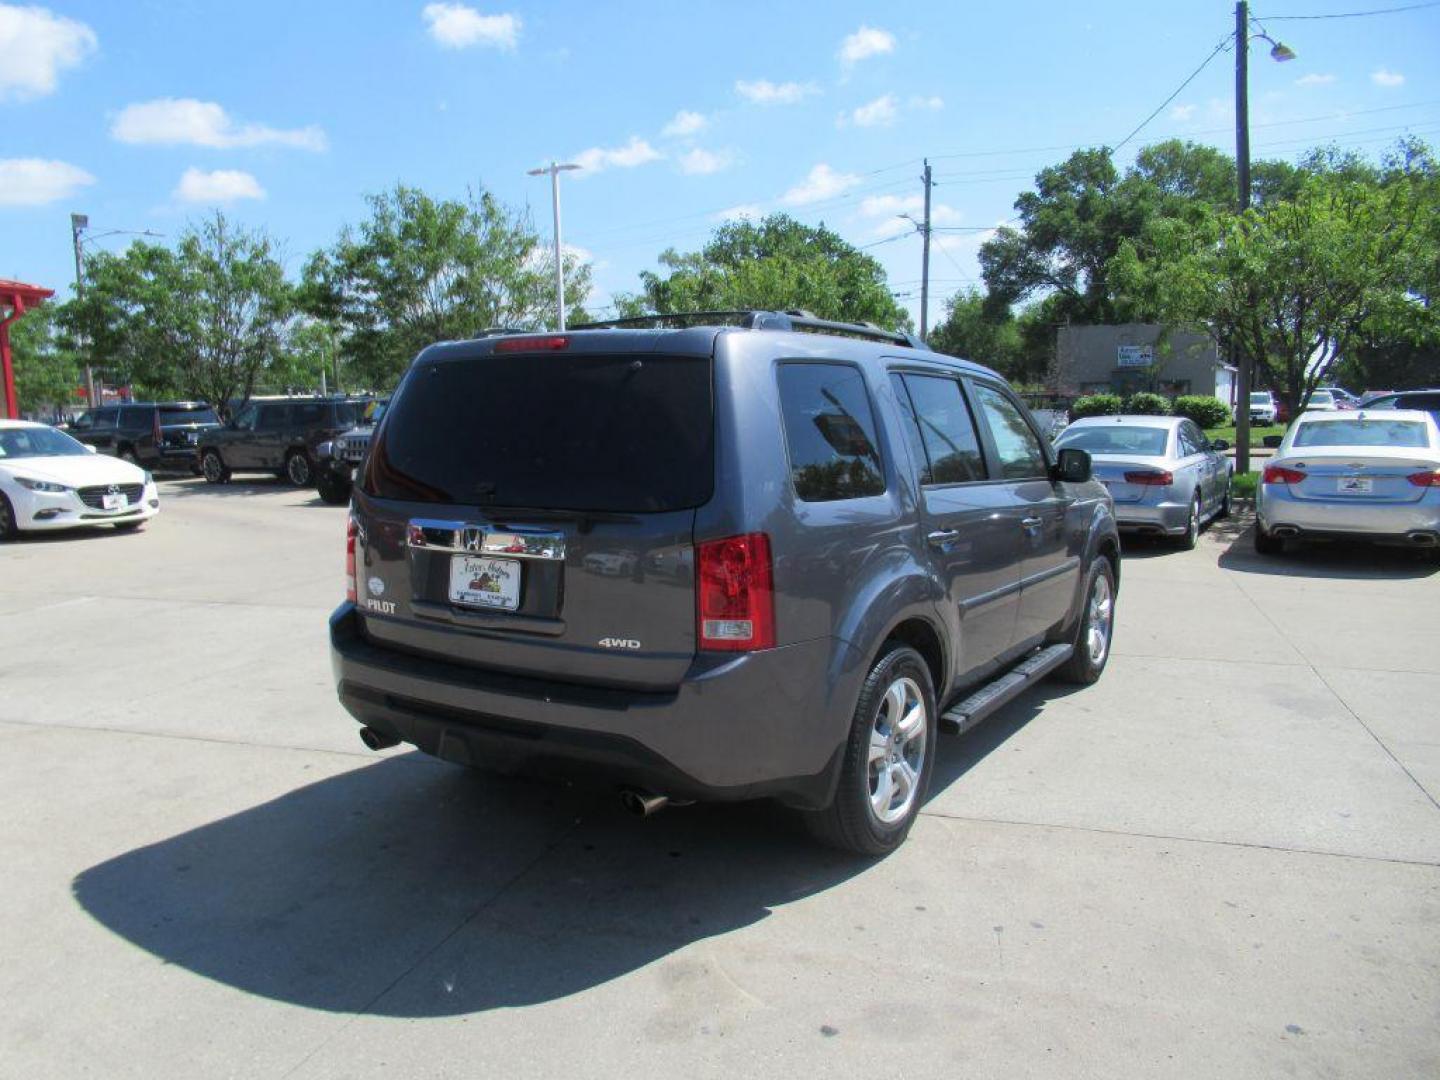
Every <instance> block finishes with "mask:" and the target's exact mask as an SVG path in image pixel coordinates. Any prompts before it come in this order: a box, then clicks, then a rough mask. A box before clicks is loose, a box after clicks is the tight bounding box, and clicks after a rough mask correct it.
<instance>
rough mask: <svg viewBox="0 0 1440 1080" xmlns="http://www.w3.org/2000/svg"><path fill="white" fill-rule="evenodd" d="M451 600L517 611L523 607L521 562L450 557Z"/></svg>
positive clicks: (453, 602)
mask: <svg viewBox="0 0 1440 1080" xmlns="http://www.w3.org/2000/svg"><path fill="white" fill-rule="evenodd" d="M450 602H451V603H452V604H463V605H464V606H466V607H483V608H499V609H501V610H502V611H514V610H515V609H516V608H518V607H519V606H520V563H519V562H518V561H517V560H515V559H484V558H480V557H479V556H477V555H455V556H452V557H451V559H450Z"/></svg>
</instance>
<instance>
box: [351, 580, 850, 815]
mask: <svg viewBox="0 0 1440 1080" xmlns="http://www.w3.org/2000/svg"><path fill="white" fill-rule="evenodd" d="M330 658H331V667H332V670H333V673H334V676H335V685H336V691H337V693H338V694H339V697H340V703H341V704H342V705H343V706H344V707H345V709H346V710H347V711H348V712H349V713H350V715H351V716H353V717H354V718H355V719H356V720H357V721H359V722H360V723H362V724H365V725H368V726H370V727H373V728H375V729H377V730H379V731H381V732H384V733H386V734H389V735H393V736H395V737H396V738H398V739H400V740H401V741H402V742H406V743H409V744H411V745H413V746H415V747H417V748H419V749H420V750H423V751H424V752H426V753H427V754H432V755H434V756H435V757H439V758H443V759H445V760H447V761H453V762H455V763H457V764H462V765H481V764H483V765H487V766H490V767H494V768H499V769H504V770H509V769H514V770H523V771H541V772H557V773H567V772H568V773H579V774H583V775H586V776H588V777H592V778H602V779H604V780H606V781H609V782H614V783H622V784H634V785H636V786H639V787H644V788H648V789H650V790H652V791H655V792H659V793H662V794H665V795H669V796H671V797H672V798H682V799H696V800H706V801H720V800H736V799H752V798H765V797H768V798H776V799H779V800H780V801H782V802H785V803H787V804H790V805H792V806H799V807H806V808H817V807H821V806H824V805H826V804H827V803H828V802H829V801H830V798H831V795H832V793H833V790H834V784H835V778H836V775H837V773H838V768H839V764H840V759H841V755H842V753H843V750H844V743H845V739H846V735H847V734H848V730H849V723H850V715H851V713H852V711H853V709H854V703H855V700H856V697H857V695H858V693H859V686H860V681H861V680H862V679H863V677H864V670H863V666H862V665H863V660H862V658H860V657H859V656H858V654H855V653H854V650H852V649H851V648H850V647H849V646H848V645H845V644H844V643H842V642H839V641H836V640H834V639H829V638H820V639H815V640H813V641H808V642H802V643H799V644H795V645H789V646H782V647H781V648H778V649H772V650H767V651H765V652H761V653H748V654H742V655H738V656H735V657H719V658H714V659H711V658H708V657H707V658H705V659H704V660H703V661H701V660H697V662H696V664H695V665H694V666H693V667H692V669H691V671H690V672H689V673H688V674H687V676H686V678H685V679H684V680H683V681H682V682H681V684H680V685H679V686H678V687H676V688H675V690H674V691H671V692H664V693H652V692H644V691H634V690H615V689H608V688H601V687H592V686H577V685H574V684H567V683H556V682H551V681H549V680H545V679H538V678H532V677H522V676H516V675H510V674H505V673H501V672H494V671H484V670H479V669H475V668H471V667H467V666H462V665H456V664H450V663H446V662H444V661H438V660H434V659H428V658H423V657H417V656H413V655H410V654H408V653H402V652H397V651H395V650H392V649H386V648H381V647H379V646H376V645H374V644H372V643H370V642H369V641H367V640H366V639H365V636H364V631H363V629H362V626H361V619H360V617H359V615H358V614H357V613H356V611H355V608H354V606H353V605H352V604H349V603H345V604H342V605H341V606H340V607H339V608H338V609H336V611H335V612H334V614H332V615H331V617H330Z"/></svg>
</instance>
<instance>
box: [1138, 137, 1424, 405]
mask: <svg viewBox="0 0 1440 1080" xmlns="http://www.w3.org/2000/svg"><path fill="white" fill-rule="evenodd" d="M1303 171H1304V173H1305V175H1304V178H1303V179H1302V180H1301V181H1300V183H1299V186H1298V189H1297V190H1296V192H1295V194H1294V195H1293V197H1290V198H1283V199H1275V200H1273V201H1270V202H1266V203H1264V204H1262V205H1260V206H1258V207H1256V208H1253V209H1251V210H1249V211H1247V212H1246V213H1245V214H1244V215H1237V214H1231V213H1227V212H1223V211H1213V210H1212V211H1211V212H1209V213H1207V214H1205V215H1203V216H1200V217H1198V218H1195V219H1179V218H1171V219H1166V220H1158V221H1153V222H1152V223H1151V224H1150V226H1149V227H1148V228H1147V231H1146V234H1145V236H1144V237H1143V238H1142V239H1141V240H1140V241H1138V242H1136V241H1131V240H1126V241H1125V243H1124V244H1123V246H1122V251H1121V253H1120V254H1119V256H1118V257H1117V258H1116V260H1115V261H1114V264H1113V265H1112V277H1113V280H1114V281H1115V282H1116V284H1117V285H1118V286H1119V287H1120V288H1121V289H1123V290H1125V291H1126V292H1127V293H1128V294H1129V295H1130V296H1132V297H1134V298H1135V302H1136V304H1137V306H1139V307H1142V308H1145V309H1148V310H1153V311H1156V312H1158V313H1159V314H1160V317H1161V321H1164V322H1166V323H1169V324H1172V325H1178V324H1199V325H1204V326H1207V327H1208V328H1209V330H1210V332H1211V334H1212V335H1213V336H1214V338H1215V339H1216V340H1217V341H1221V342H1224V341H1233V342H1234V343H1236V344H1237V345H1238V346H1239V347H1240V348H1241V350H1242V352H1243V353H1244V354H1247V355H1249V356H1250V357H1251V358H1252V359H1253V361H1254V363H1255V365H1256V371H1257V378H1258V380H1259V383H1258V384H1259V385H1269V386H1272V387H1274V388H1275V389H1276V390H1277V391H1278V392H1279V394H1280V395H1281V397H1283V398H1284V400H1285V401H1286V403H1287V404H1289V405H1290V407H1291V408H1292V409H1298V408H1299V407H1300V405H1301V404H1302V403H1303V402H1304V401H1305V400H1307V399H1308V397H1309V395H1310V392H1311V391H1312V390H1313V389H1314V388H1315V386H1316V385H1318V384H1319V383H1320V382H1321V381H1322V380H1323V379H1325V378H1326V377H1327V376H1328V375H1329V373H1330V370H1331V368H1332V366H1333V365H1334V363H1335V361H1336V358H1337V357H1339V356H1342V355H1345V354H1346V353H1347V352H1348V351H1349V350H1350V349H1351V348H1352V347H1353V346H1357V345H1359V344H1360V343H1361V342H1363V341H1364V340H1365V334H1366V332H1367V329H1368V330H1369V331H1370V332H1372V333H1373V332H1374V331H1375V330H1376V329H1377V328H1378V327H1379V326H1381V325H1382V322H1383V320H1384V319H1385V318H1386V317H1387V316H1390V317H1393V316H1394V315H1395V313H1396V312H1398V311H1403V310H1405V309H1406V308H1407V307H1410V306H1413V305H1417V304H1419V303H1420V300H1418V299H1417V298H1416V296H1415V294H1414V292H1413V291H1412V290H1413V288H1414V287H1415V286H1416V285H1417V283H1418V281H1417V275H1419V274H1421V273H1422V270H1421V268H1422V267H1424V266H1425V265H1426V263H1427V260H1428V261H1430V262H1433V261H1434V259H1435V257H1436V252H1435V247H1434V239H1433V234H1434V229H1433V225H1432V222H1433V219H1434V217H1435V215H1436V213H1437V210H1440V207H1437V205H1436V201H1435V196H1434V193H1435V190H1436V184H1435V163H1434V160H1433V158H1432V157H1431V156H1430V154H1429V152H1428V150H1426V149H1425V148H1424V147H1422V146H1418V145H1415V144H1408V145H1406V146H1405V147H1402V153H1401V154H1400V155H1397V156H1396V157H1395V158H1393V159H1392V160H1391V161H1390V162H1389V163H1388V164H1387V166H1386V168H1385V169H1383V170H1376V169H1373V168H1371V167H1368V166H1366V165H1365V164H1364V163H1363V162H1362V161H1360V160H1359V159H1358V158H1354V157H1350V156H1343V155H1335V154H1332V153H1321V154H1317V155H1312V157H1311V158H1310V159H1309V160H1308V161H1307V162H1306V163H1305V165H1304V167H1303Z"/></svg>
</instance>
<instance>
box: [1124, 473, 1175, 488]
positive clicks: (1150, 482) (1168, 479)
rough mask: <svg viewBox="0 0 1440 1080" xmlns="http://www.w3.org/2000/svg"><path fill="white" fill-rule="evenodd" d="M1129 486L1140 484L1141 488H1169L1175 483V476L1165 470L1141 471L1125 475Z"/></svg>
mask: <svg viewBox="0 0 1440 1080" xmlns="http://www.w3.org/2000/svg"><path fill="white" fill-rule="evenodd" d="M1125 482H1126V483H1127V484H1139V485H1140V486H1141V487H1169V486H1170V485H1171V484H1173V483H1175V474H1174V473H1172V472H1167V471H1166V470H1164V469H1140V470H1137V471H1135V472H1127V473H1126V474H1125Z"/></svg>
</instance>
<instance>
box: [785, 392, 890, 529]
mask: <svg viewBox="0 0 1440 1080" xmlns="http://www.w3.org/2000/svg"><path fill="white" fill-rule="evenodd" d="M777 376H778V379H779V383H780V410H781V414H782V415H783V417H784V423H785V445H786V446H787V447H788V449H789V451H790V479H791V482H792V483H793V484H794V485H795V494H796V495H797V496H798V497H799V498H801V499H803V500H804V501H805V502H833V501H835V500H836V499H857V498H860V497H862V496H865V495H879V494H880V493H881V492H883V491H884V490H885V477H884V474H883V473H882V472H881V469H880V453H879V451H878V450H876V449H875V446H876V442H875V415H874V413H873V412H872V411H871V409H870V396H869V394H867V393H866V391H865V380H864V379H863V378H862V377H861V375H860V372H859V370H858V369H857V368H853V367H851V366H850V365H848V364H781V365H780V368H779V371H778V373H777Z"/></svg>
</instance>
